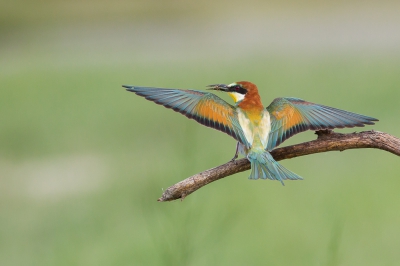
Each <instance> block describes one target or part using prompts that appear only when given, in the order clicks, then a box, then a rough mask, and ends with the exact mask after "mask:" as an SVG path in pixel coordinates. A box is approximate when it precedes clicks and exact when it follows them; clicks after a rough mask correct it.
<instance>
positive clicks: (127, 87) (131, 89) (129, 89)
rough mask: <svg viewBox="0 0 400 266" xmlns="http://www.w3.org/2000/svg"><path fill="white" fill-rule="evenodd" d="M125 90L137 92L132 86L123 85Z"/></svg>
mask: <svg viewBox="0 0 400 266" xmlns="http://www.w3.org/2000/svg"><path fill="white" fill-rule="evenodd" d="M122 87H123V88H125V89H126V90H127V91H132V92H134V91H135V87H134V86H131V85H122Z"/></svg>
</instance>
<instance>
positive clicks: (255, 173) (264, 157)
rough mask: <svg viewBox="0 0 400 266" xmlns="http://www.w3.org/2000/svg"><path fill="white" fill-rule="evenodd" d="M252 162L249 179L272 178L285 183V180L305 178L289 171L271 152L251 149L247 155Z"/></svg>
mask: <svg viewBox="0 0 400 266" xmlns="http://www.w3.org/2000/svg"><path fill="white" fill-rule="evenodd" d="M247 158H248V159H249V161H250V163H251V174H250V176H249V179H270V180H278V181H280V182H281V183H282V185H285V184H284V183H283V180H287V179H290V180H298V179H303V178H302V177H301V176H298V175H296V174H295V173H293V172H291V171H289V170H288V169H286V168H285V167H283V166H282V165H281V164H279V163H278V162H277V161H275V160H274V158H272V156H271V154H270V153H269V152H265V151H261V152H257V151H250V153H249V154H248V155H247Z"/></svg>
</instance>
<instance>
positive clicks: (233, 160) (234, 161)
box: [229, 155, 238, 165]
mask: <svg viewBox="0 0 400 266" xmlns="http://www.w3.org/2000/svg"><path fill="white" fill-rule="evenodd" d="M237 158H238V156H237V155H235V157H233V158H232V159H231V160H230V161H229V163H235V164H236V165H237V163H236V159H237Z"/></svg>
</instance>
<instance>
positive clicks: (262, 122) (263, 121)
mask: <svg viewBox="0 0 400 266" xmlns="http://www.w3.org/2000/svg"><path fill="white" fill-rule="evenodd" d="M237 113H238V120H239V124H240V126H241V128H242V130H243V133H244V136H245V138H246V140H247V142H248V143H249V144H250V145H251V146H259V147H260V148H261V147H262V148H263V149H265V148H266V147H267V144H268V136H269V132H270V131H271V120H270V115H269V113H268V111H267V110H263V111H262V112H258V113H246V112H244V111H243V110H241V109H238V110H237Z"/></svg>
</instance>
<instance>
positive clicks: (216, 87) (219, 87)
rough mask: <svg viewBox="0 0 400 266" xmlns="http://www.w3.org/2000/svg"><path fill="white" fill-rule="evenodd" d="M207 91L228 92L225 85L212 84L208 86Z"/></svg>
mask: <svg viewBox="0 0 400 266" xmlns="http://www.w3.org/2000/svg"><path fill="white" fill-rule="evenodd" d="M207 87H208V89H207V90H216V91H228V89H229V88H228V86H227V85H225V84H213V85H208V86H207Z"/></svg>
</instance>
